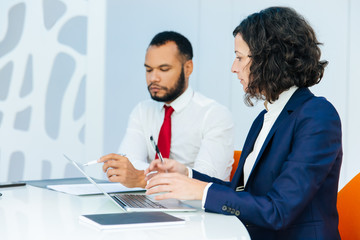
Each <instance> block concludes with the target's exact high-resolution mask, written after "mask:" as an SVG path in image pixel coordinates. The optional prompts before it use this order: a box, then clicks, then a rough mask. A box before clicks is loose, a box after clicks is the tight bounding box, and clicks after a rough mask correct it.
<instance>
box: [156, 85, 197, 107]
mask: <svg viewBox="0 0 360 240" xmlns="http://www.w3.org/2000/svg"><path fill="white" fill-rule="evenodd" d="M193 96H194V90H193V89H192V88H191V87H190V86H188V88H187V89H186V90H185V92H183V93H182V94H181V95H180V96H179V97H177V98H176V99H175V100H174V101H172V102H171V103H170V104H166V105H167V106H171V107H172V108H173V109H174V111H175V112H180V111H181V110H183V109H184V108H185V107H186V106H187V105H188V103H189V102H190V101H191V99H192V97H193ZM163 107H164V103H163V102H159V110H160V111H161V110H162V109H163Z"/></svg>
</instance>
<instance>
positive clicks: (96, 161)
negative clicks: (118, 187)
mask: <svg viewBox="0 0 360 240" xmlns="http://www.w3.org/2000/svg"><path fill="white" fill-rule="evenodd" d="M119 155H120V156H123V157H125V156H126V154H122V153H119ZM96 163H100V162H98V160H93V161H90V162H87V163H84V164H83V165H82V166H83V167H85V166H89V165H93V164H96Z"/></svg>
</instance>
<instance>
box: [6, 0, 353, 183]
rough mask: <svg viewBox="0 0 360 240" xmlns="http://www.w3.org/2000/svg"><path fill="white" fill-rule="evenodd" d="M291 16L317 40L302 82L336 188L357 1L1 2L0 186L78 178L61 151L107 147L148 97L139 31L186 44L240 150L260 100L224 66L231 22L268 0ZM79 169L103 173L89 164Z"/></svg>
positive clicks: (112, 147)
mask: <svg viewBox="0 0 360 240" xmlns="http://www.w3.org/2000/svg"><path fill="white" fill-rule="evenodd" d="M275 5H281V6H290V7H293V8H294V9H295V10H296V11H298V12H299V13H300V14H302V15H303V16H304V17H305V18H306V19H307V20H308V21H309V22H310V24H311V25H312V26H313V28H314V29H315V31H316V33H317V36H318V39H319V40H320V42H322V43H324V45H323V46H322V47H321V48H322V58H323V59H326V60H328V61H329V65H328V67H327V69H326V71H325V75H324V78H323V80H322V82H321V83H320V84H319V85H317V86H315V87H313V88H312V91H313V92H314V93H315V94H317V95H322V96H325V97H326V98H327V99H328V100H330V101H331V102H332V103H333V104H334V106H335V107H336V109H337V110H338V112H339V114H340V117H341V119H342V125H343V126H342V127H343V148H344V159H343V166H342V170H341V171H342V172H341V179H340V187H341V186H343V185H344V184H345V183H346V182H348V181H349V180H350V179H351V178H352V177H353V176H354V175H355V174H356V173H357V172H359V171H360V161H358V159H359V157H358V152H357V148H358V147H359V145H360V141H359V140H358V139H359V135H360V127H359V125H358V121H359V118H360V112H359V110H360V109H359V106H358V104H357V102H358V99H357V92H358V89H360V81H359V80H360V79H359V78H360V68H359V67H358V65H359V59H358V57H357V56H359V55H360V46H359V44H358V43H359V42H360V30H359V28H358V26H357V25H358V24H359V23H360V16H359V14H357V13H358V12H359V11H360V2H358V1H355V0H347V1H336V0H326V1H325V0H319V1H311V0H304V1H295V0H284V1H280V0H269V1H261V0H254V1H251V2H249V1H243V0H222V1H218V0H182V1H169V0H151V1H149V0H107V1H95V0H88V1H85V0H76V1H74V0H63V1H61V0H37V1H25V0H23V1H20V0H1V1H0V181H11V180H14V181H16V180H29V179H43V178H60V177H74V176H79V174H78V173H77V171H76V169H73V168H72V167H71V166H70V165H68V164H67V162H66V160H65V159H64V158H63V156H62V155H63V153H65V154H67V155H69V156H71V157H72V158H74V159H75V160H77V161H79V162H86V161H88V160H91V159H95V158H98V157H99V156H101V155H103V154H106V153H110V152H117V150H118V147H119V144H120V142H121V139H122V137H123V135H124V132H125V129H126V125H127V121H128V116H129V114H130V112H131V110H132V108H133V107H134V106H135V104H136V103H137V102H139V101H141V100H144V99H147V98H148V97H149V95H148V92H147V89H146V83H145V71H144V66H143V64H144V56H145V51H146V48H147V46H148V44H149V42H150V40H151V38H152V37H153V36H154V35H155V34H156V33H158V32H160V31H164V30H174V31H178V32H180V33H182V34H183V35H185V36H186V37H188V38H189V40H190V41H191V43H192V44H193V49H194V72H193V74H192V75H191V77H190V85H191V86H192V87H193V88H194V89H195V90H198V91H200V92H202V93H203V94H204V95H206V96H208V97H210V98H213V99H215V100H217V101H218V102H220V103H222V104H224V105H226V106H227V107H228V108H229V109H230V110H231V112H232V114H233V117H234V120H235V123H236V129H235V131H236V133H235V134H236V139H235V146H234V147H235V149H241V148H242V145H243V143H244V140H245V137H246V135H247V132H248V130H249V128H250V125H251V123H252V121H253V120H254V118H255V117H256V116H257V114H258V113H259V111H261V110H262V109H263V105H262V103H259V104H257V105H256V106H255V107H253V108H250V107H247V106H245V104H244V102H243V96H244V94H243V90H242V85H241V84H240V83H239V80H237V78H236V76H235V75H234V74H232V73H231V72H230V68H231V64H232V61H233V59H234V49H233V47H234V46H233V45H234V38H233V36H232V31H233V29H234V28H235V27H236V26H237V25H238V24H239V23H240V21H241V20H242V19H243V18H245V17H246V16H247V15H249V14H251V13H253V12H255V11H259V10H261V9H263V8H266V7H269V6H275ZM87 171H89V172H90V174H92V175H93V176H94V177H103V174H102V173H101V168H100V167H99V166H93V167H91V168H89V169H88V170H87Z"/></svg>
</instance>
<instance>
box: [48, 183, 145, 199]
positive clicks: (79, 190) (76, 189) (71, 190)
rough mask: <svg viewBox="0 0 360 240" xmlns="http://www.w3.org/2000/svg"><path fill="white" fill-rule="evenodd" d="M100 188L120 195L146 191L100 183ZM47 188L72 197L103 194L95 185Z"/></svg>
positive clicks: (116, 184)
mask: <svg viewBox="0 0 360 240" xmlns="http://www.w3.org/2000/svg"><path fill="white" fill-rule="evenodd" d="M98 185H100V187H101V188H102V189H104V190H105V192H108V193H120V192H139V191H145V189H143V188H127V187H125V186H124V185H122V184H120V183H99V184H98ZM47 188H49V189H52V190H55V191H58V192H63V193H68V194H72V195H77V196H81V195H92V194H102V192H100V190H99V189H98V188H96V186H94V185H93V184H91V183H89V184H61V185H47Z"/></svg>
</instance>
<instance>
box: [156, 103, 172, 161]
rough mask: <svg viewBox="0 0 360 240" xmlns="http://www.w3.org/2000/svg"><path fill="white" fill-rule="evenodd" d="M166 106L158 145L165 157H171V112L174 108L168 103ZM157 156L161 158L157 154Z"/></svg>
mask: <svg viewBox="0 0 360 240" xmlns="http://www.w3.org/2000/svg"><path fill="white" fill-rule="evenodd" d="M164 108H165V116H164V122H163V124H162V126H161V129H160V133H159V140H158V147H159V151H160V153H161V155H162V156H163V158H169V156H170V145H171V114H172V113H173V112H174V109H173V108H172V107H171V106H166V105H164ZM155 158H159V157H158V155H157V154H156V156H155Z"/></svg>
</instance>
